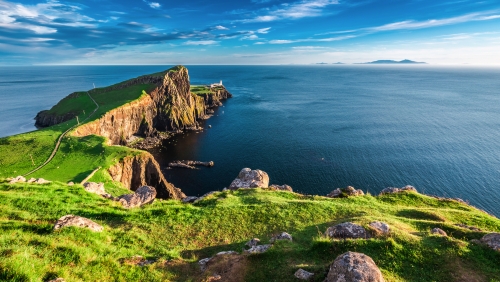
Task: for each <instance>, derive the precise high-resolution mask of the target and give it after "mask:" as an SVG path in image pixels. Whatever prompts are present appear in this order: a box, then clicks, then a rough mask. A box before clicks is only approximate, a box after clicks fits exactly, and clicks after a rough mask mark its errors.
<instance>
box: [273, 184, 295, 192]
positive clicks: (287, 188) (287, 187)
mask: <svg viewBox="0 0 500 282" xmlns="http://www.w3.org/2000/svg"><path fill="white" fill-rule="evenodd" d="M269 188H271V189H273V190H279V191H288V192H293V189H292V187H291V186H290V185H286V184H283V185H276V184H272V185H269Z"/></svg>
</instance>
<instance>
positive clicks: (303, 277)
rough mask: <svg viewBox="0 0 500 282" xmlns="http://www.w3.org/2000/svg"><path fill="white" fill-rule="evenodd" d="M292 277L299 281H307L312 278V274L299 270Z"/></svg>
mask: <svg viewBox="0 0 500 282" xmlns="http://www.w3.org/2000/svg"><path fill="white" fill-rule="evenodd" d="M294 276H295V277H297V278H298V279H301V280H309V279H311V277H313V276H314V273H311V272H307V271H305V270H304V269H302V268H300V269H299V270H297V271H295V274H294Z"/></svg>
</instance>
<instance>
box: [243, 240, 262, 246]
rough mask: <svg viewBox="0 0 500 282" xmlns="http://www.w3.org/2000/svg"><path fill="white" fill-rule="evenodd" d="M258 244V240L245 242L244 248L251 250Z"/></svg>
mask: <svg viewBox="0 0 500 282" xmlns="http://www.w3.org/2000/svg"><path fill="white" fill-rule="evenodd" d="M259 243H260V240H259V238H253V239H252V240H250V241H248V242H246V244H245V246H246V247H248V248H252V247H255V246H257V245H258V244H259Z"/></svg>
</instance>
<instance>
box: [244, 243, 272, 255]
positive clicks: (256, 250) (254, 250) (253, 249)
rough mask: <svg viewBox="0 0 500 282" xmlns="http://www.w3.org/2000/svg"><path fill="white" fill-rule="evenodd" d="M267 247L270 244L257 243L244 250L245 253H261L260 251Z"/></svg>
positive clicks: (267, 248)
mask: <svg viewBox="0 0 500 282" xmlns="http://www.w3.org/2000/svg"><path fill="white" fill-rule="evenodd" d="M269 248H271V245H270V244H267V245H257V246H253V247H251V248H250V249H248V250H245V253H248V254H262V253H265V252H267V250H269Z"/></svg>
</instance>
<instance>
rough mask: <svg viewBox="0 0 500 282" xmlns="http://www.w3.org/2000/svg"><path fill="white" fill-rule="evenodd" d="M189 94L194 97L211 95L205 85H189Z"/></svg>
mask: <svg viewBox="0 0 500 282" xmlns="http://www.w3.org/2000/svg"><path fill="white" fill-rule="evenodd" d="M191 93H194V94H196V95H207V94H211V93H212V91H211V90H210V87H208V86H205V85H191Z"/></svg>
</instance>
